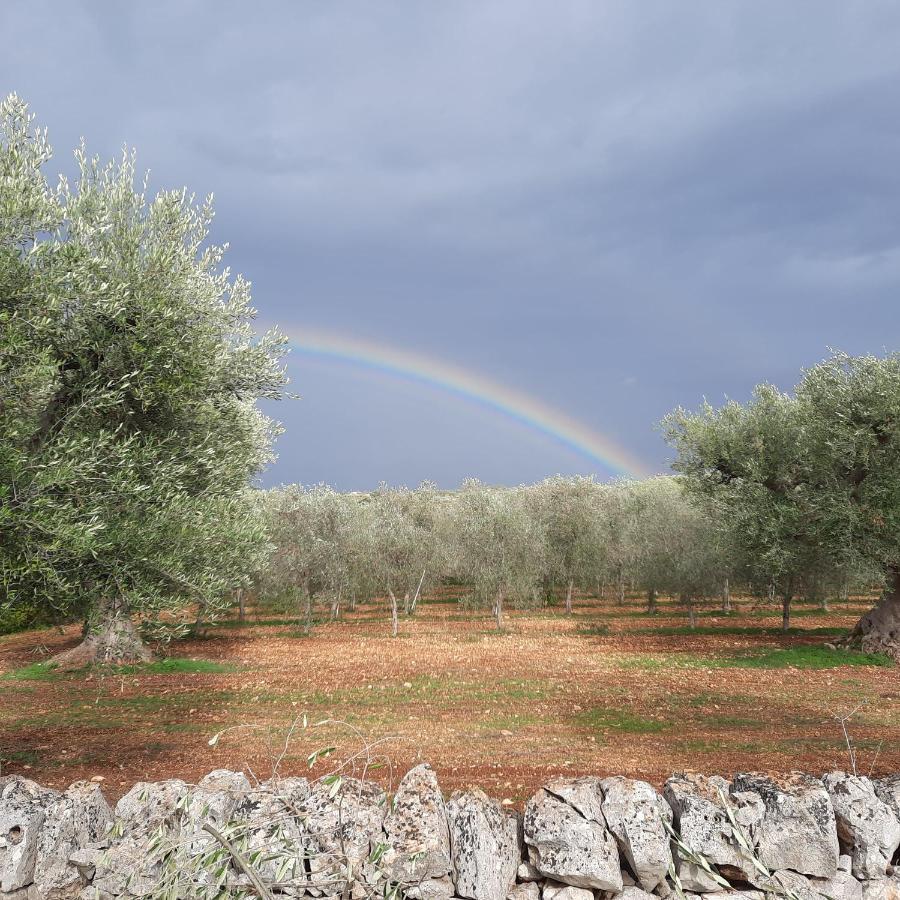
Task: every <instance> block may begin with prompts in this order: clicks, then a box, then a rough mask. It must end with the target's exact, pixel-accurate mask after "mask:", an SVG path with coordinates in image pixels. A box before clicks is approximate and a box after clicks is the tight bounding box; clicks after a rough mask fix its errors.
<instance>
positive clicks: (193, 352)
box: [0, 96, 285, 662]
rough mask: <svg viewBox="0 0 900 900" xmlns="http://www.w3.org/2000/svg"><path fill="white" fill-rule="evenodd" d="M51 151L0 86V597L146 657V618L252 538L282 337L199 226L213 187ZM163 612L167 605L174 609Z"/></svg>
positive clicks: (96, 645)
mask: <svg viewBox="0 0 900 900" xmlns="http://www.w3.org/2000/svg"><path fill="white" fill-rule="evenodd" d="M50 156H51V151H50V146H49V143H48V141H47V137H46V132H44V131H42V130H40V129H37V128H35V126H34V122H33V119H32V117H31V116H30V115H29V113H28V109H27V106H26V104H25V103H23V102H22V101H21V100H20V99H18V98H17V97H15V96H10V97H8V98H7V99H6V100H5V101H3V103H2V104H0V576H2V577H0V614H2V615H7V614H11V615H16V614H17V613H20V612H21V611H22V610H27V611H29V612H30V613H31V614H33V615H34V616H38V617H43V618H56V619H58V620H63V619H68V618H71V617H72V616H76V615H77V616H83V617H84V618H85V620H86V639H85V642H84V643H83V644H82V645H81V646H80V648H76V650H75V651H73V652H71V654H70V656H69V657H67V661H68V662H82V661H90V660H93V659H96V658H103V659H119V658H127V657H144V656H146V654H147V651H146V648H145V647H144V645H143V644H142V643H141V641H140V640H139V638H138V636H137V634H136V632H135V630H134V628H133V625H132V614H140V616H141V617H142V618H143V619H144V620H146V621H154V620H157V619H158V614H159V613H161V612H166V613H168V614H171V613H172V612H173V611H175V612H177V611H178V610H180V609H182V608H185V607H186V606H188V605H193V604H196V603H202V604H205V605H206V608H207V613H208V614H212V613H213V611H214V610H215V608H216V607H217V606H218V605H221V604H223V603H225V602H227V598H228V596H229V590H230V589H232V588H234V587H235V586H238V585H240V584H242V583H243V582H244V581H245V579H246V577H247V573H248V572H252V571H254V570H255V569H257V568H258V565H259V560H260V555H261V554H262V553H264V552H265V549H266V541H265V533H264V528H263V524H262V520H261V517H260V516H259V515H258V512H257V507H256V505H255V504H253V503H250V502H248V499H247V492H248V481H249V479H250V478H251V476H253V475H254V474H255V473H257V472H258V471H259V470H260V469H261V467H262V466H263V465H264V464H265V463H266V462H267V461H268V460H269V458H270V448H271V444H272V440H273V437H274V435H275V433H276V429H275V427H274V425H273V423H272V422H271V421H270V420H268V419H267V418H266V417H265V416H263V415H262V414H261V413H260V412H259V411H258V410H257V408H256V401H257V399H258V398H260V397H268V398H277V397H279V396H281V392H282V386H283V384H284V381H285V377H284V371H283V368H282V366H281V362H280V358H281V356H282V354H283V349H284V342H283V340H282V339H281V338H280V337H279V336H278V335H277V334H274V333H271V334H267V335H264V336H262V337H257V336H256V335H255V334H254V332H253V330H252V327H251V323H252V319H253V316H254V310H253V309H252V307H251V305H250V289H249V285H248V283H247V282H246V281H244V280H243V279H242V278H240V277H235V278H233V277H231V276H230V274H229V272H228V270H227V269H226V268H223V265H222V260H223V248H222V247H217V246H213V245H211V244H210V243H209V242H208V239H207V238H208V229H209V225H210V221H211V218H212V209H211V206H210V203H209V202H204V203H196V202H195V201H194V199H193V197H192V196H190V195H189V194H187V192H186V191H184V190H178V191H168V192H162V193H160V194H158V195H156V197H154V198H152V199H147V197H146V196H145V187H144V186H140V187H135V160H134V156H133V155H130V154H125V155H123V158H122V159H121V160H120V161H119V162H117V163H109V164H106V165H104V164H101V163H100V161H99V160H97V159H95V158H91V157H89V156H88V155H87V154H86V152H85V150H84V148H83V147H82V148H79V149H78V150H77V151H76V153H75V158H76V162H77V166H78V177H77V179H76V180H75V181H74V183H71V184H70V183H69V182H68V181H66V180H65V179H63V178H61V179H60V180H59V183H58V185H57V186H55V187H53V188H51V187H50V185H49V184H48V182H47V180H46V178H45V174H44V172H45V169H46V165H47V163H48V161H49V159H50ZM166 619H167V621H169V622H171V621H177V618H176V619H175V620H173V619H172V617H171V615H168V616H167V617H166Z"/></svg>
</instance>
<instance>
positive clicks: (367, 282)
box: [0, 0, 900, 487]
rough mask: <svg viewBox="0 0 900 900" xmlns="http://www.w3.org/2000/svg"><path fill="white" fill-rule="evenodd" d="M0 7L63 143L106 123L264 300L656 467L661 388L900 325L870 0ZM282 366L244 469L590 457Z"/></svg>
mask: <svg viewBox="0 0 900 900" xmlns="http://www.w3.org/2000/svg"><path fill="white" fill-rule="evenodd" d="M0 34H2V35H3V36H4V38H5V40H4V52H3V55H2V57H0V88H9V89H11V90H16V91H17V92H19V93H20V94H22V95H23V96H25V97H26V98H27V99H29V101H30V102H31V103H32V106H33V108H34V110H35V111H36V112H37V113H38V115H39V116H40V118H41V120H42V121H43V122H45V123H46V124H48V125H49V127H50V131H51V137H52V138H53V140H54V143H55V146H56V147H57V152H58V162H59V163H60V165H68V159H69V158H68V156H67V151H68V148H69V147H71V146H73V145H74V144H75V143H76V141H77V140H78V138H79V137H80V136H81V135H82V134H83V135H85V136H86V137H87V138H88V141H89V145H90V147H91V148H92V149H94V150H96V151H98V152H100V153H103V154H112V153H115V152H117V150H118V149H119V148H120V147H121V146H122V144H123V142H128V143H130V144H133V145H136V146H137V147H138V149H139V153H140V159H141V161H142V162H143V164H144V165H147V166H149V167H150V168H151V170H152V173H153V178H154V183H155V184H158V185H160V186H163V185H165V186H170V185H180V184H184V183H186V184H188V185H189V186H190V187H191V188H192V189H193V190H196V191H197V192H198V193H201V194H202V193H206V192H209V191H214V192H215V193H216V195H217V200H218V210H219V216H218V219H217V223H216V237H217V238H218V239H221V240H228V241H230V243H231V245H232V253H231V259H230V262H231V264H232V265H233V267H234V268H236V269H238V270H241V271H243V272H244V273H245V274H246V275H247V276H248V277H249V278H250V279H251V280H252V281H253V283H254V291H255V298H256V303H257V305H258V307H259V308H260V312H261V317H262V319H263V320H264V321H266V322H283V323H286V324H288V325H291V326H295V327H297V328H302V326H303V325H304V324H306V325H309V326H314V327H320V328H328V329H331V330H335V331H340V332H346V333H348V334H352V335H356V336H360V337H365V338H368V339H370V340H376V341H383V342H388V343H392V344H395V345H398V346H401V347H407V348H410V349H414V350H416V351H418V352H420V353H425V354H429V355H432V356H434V357H435V358H439V359H446V360H447V361H450V362H454V363H456V364H458V365H462V366H464V367H468V368H470V369H471V370H472V371H475V372H483V373H484V374H485V375H487V376H490V377H492V378H494V379H496V380H500V381H504V382H507V383H509V384H511V385H514V386H516V387H518V388H520V389H521V390H525V391H529V392H531V393H533V394H534V395H535V396H536V397H538V398H540V399H541V400H542V401H543V402H545V403H548V404H550V405H553V406H556V407H558V408H559V409H561V410H564V411H565V412H567V413H569V414H570V415H573V416H576V417H578V418H580V419H582V420H583V421H584V422H585V423H587V424H589V425H591V426H592V427H594V428H596V429H598V430H600V431H602V432H604V433H606V434H608V435H610V436H611V437H613V438H615V439H616V440H618V441H619V442H620V443H621V444H622V445H623V446H624V447H626V448H627V449H628V450H630V451H631V452H632V453H633V454H635V455H638V456H640V457H642V458H643V459H645V460H646V463H647V465H648V466H649V467H651V468H662V467H663V466H664V464H665V460H666V455H667V451H666V448H665V446H664V445H663V443H662V441H661V439H660V437H659V434H658V432H656V431H655V430H654V427H653V425H654V423H655V422H656V421H657V420H658V418H659V417H660V416H661V415H663V414H664V413H665V412H666V411H667V410H668V409H669V408H671V407H672V406H674V405H676V404H679V403H682V404H686V405H692V404H695V403H696V402H697V401H698V400H699V398H700V397H701V396H703V395H706V396H709V397H710V398H711V399H714V400H718V399H720V398H721V397H722V396H723V395H725V394H728V395H731V396H736V397H739V398H740V397H746V396H747V394H748V393H749V391H750V389H751V387H752V385H753V384H754V383H755V382H757V381H760V380H764V379H768V380H772V381H774V382H776V383H778V384H780V385H781V386H783V387H789V386H790V385H791V384H792V383H793V381H794V380H795V378H796V376H797V374H798V372H799V369H800V368H801V367H802V366H804V365H808V364H810V363H812V362H814V361H815V360H816V359H819V358H821V357H822V356H823V355H824V354H825V353H826V348H827V347H828V346H837V347H841V348H845V349H847V350H849V351H851V352H863V351H875V352H879V351H881V350H884V349H893V348H894V347H896V346H897V344H898V326H900V314H898V312H897V288H898V284H900V238H898V215H897V210H898V209H900V202H898V201H900V174H898V172H900V169H898V167H897V164H896V161H897V159H898V151H900V56H898V54H897V52H896V48H897V47H898V46H900V9H898V8H897V6H896V4H893V3H891V2H865V3H863V2H850V3H848V2H844V0H826V2H822V0H806V2H796V3H791V4H783V3H776V2H764V3H759V2H750V0H745V2H738V0H733V2H723V3H716V4H672V3H668V2H662V0H659V2H654V0H651V2H645V3H640V4H638V3H633V2H628V0H620V2H604V3H596V2H593V0H583V2H581V0H570V2H569V0H567V2H564V3H554V4H551V3H538V2H533V3H532V2H527V3H522V2H519V0H503V2H499V0H498V2H480V0H479V2H475V0H472V2H460V3H453V4H421V3H414V2H398V3H391V4H369V5H365V6H362V5H359V4H341V3H329V4H318V3H305V2H301V3H293V2H287V0H285V2H274V0H273V2H267V3H259V4H255V5H252V6H247V5H246V4H242V3H237V2H233V3H228V2H226V3H221V2H219V3H212V2H199V0H197V2H183V0H179V2H175V0H172V2H168V3H166V2H161V3H155V4H141V5H138V4H122V3H118V2H113V0H109V2H96V0H84V2H83V3H81V4H78V3H65V4H64V3H50V2H33V3H30V4H27V5H24V4H23V5H15V6H14V5H11V4H7V5H5V6H4V7H3V8H2V11H0ZM291 371H292V374H293V376H294V380H295V387H296V389H297V390H298V391H299V392H300V393H301V394H302V395H303V397H304V399H303V400H302V401H299V402H296V403H291V404H284V405H282V406H281V407H280V408H279V410H278V415H279V416H280V417H281V418H282V419H283V420H284V421H285V424H286V425H287V426H288V432H287V434H286V435H285V437H284V438H283V439H282V441H281V447H280V453H281V459H280V461H279V463H278V465H277V466H276V467H275V468H274V470H273V471H272V472H270V473H269V474H268V476H267V478H268V479H269V480H270V481H284V480H302V481H307V482H308V481H318V480H327V481H331V482H333V483H336V484H337V485H339V486H342V487H365V486H370V485H372V484H375V483H377V482H378V481H379V480H380V479H382V478H384V479H387V480H390V481H407V482H414V481H416V480H418V479H420V478H425V477H431V478H434V479H436V480H438V481H439V482H440V483H442V484H453V483H456V482H457V481H458V480H459V479H460V478H461V477H462V476H463V475H466V474H473V475H478V476H481V477H483V478H485V479H487V480H491V481H505V482H517V481H522V480H528V479H534V478H538V477H541V476H542V475H544V474H547V473H550V472H555V471H565V472H574V471H589V470H591V469H592V468H594V466H592V465H591V463H590V462H589V461H585V460H582V459H579V458H578V457H577V456H575V455H574V454H573V453H571V452H570V451H568V450H567V449H565V448H564V447H562V446H561V445H556V444H555V443H553V442H552V441H550V440H548V439H546V438H544V437H541V436H539V435H534V434H531V433H529V432H528V431H527V430H525V429H523V428H522V427H521V426H517V425H514V424H511V423H507V422H504V421H501V420H500V419H498V417H497V416H494V415H491V414H488V413H485V412H484V411H483V410H479V409H477V408H474V407H471V406H467V405H466V404H465V403H464V402H463V401H460V400H457V399H454V398H451V397H449V396H448V397H445V396H442V395H440V394H437V393H434V392H433V391H431V390H430V389H427V388H424V387H421V386H413V385H407V384H403V383H401V382H398V381H396V380H393V379H390V378H387V377H382V376H373V375H372V374H371V373H367V372H365V371H363V370H360V369H355V368H352V367H343V366H341V365H339V364H331V363H329V364H327V365H325V364H322V363H312V362H311V361H308V360H306V361H304V360H303V359H302V358H301V357H299V356H298V357H295V358H294V359H292V361H291ZM600 474H605V473H602V472H601V473H600Z"/></svg>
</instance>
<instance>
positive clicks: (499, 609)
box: [494, 587, 503, 631]
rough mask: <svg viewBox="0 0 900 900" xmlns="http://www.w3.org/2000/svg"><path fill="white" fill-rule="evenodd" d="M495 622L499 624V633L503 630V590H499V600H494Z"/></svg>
mask: <svg viewBox="0 0 900 900" xmlns="http://www.w3.org/2000/svg"><path fill="white" fill-rule="evenodd" d="M494 621H495V622H496V623H497V631H502V630H503V588H502V587H501V588H498V589H497V598H496V599H495V600H494Z"/></svg>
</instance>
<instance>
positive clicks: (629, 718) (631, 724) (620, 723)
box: [576, 706, 670, 734]
mask: <svg viewBox="0 0 900 900" xmlns="http://www.w3.org/2000/svg"><path fill="white" fill-rule="evenodd" d="M576 721H577V722H578V724H579V725H583V726H584V727H585V728H590V729H592V730H594V731H604V732H605V731H609V730H613V729H614V730H616V731H621V732H624V733H626V734H658V733H659V732H660V731H665V730H666V729H668V728H669V727H670V726H669V723H668V722H661V721H660V720H659V719H647V718H645V717H644V716H638V715H635V714H634V713H632V712H629V711H628V710H626V709H613V708H611V707H607V706H595V707H594V708H593V709H589V710H587V711H586V712H583V713H580V714H579V715H578V716H577V719H576Z"/></svg>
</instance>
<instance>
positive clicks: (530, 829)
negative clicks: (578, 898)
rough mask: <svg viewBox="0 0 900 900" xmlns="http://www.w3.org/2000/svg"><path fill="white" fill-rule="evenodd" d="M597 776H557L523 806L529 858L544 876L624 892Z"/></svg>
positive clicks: (616, 850)
mask: <svg viewBox="0 0 900 900" xmlns="http://www.w3.org/2000/svg"><path fill="white" fill-rule="evenodd" d="M602 799H603V795H602V791H601V789H600V780H599V779H598V778H591V777H587V778H577V779H574V780H571V781H562V780H557V781H553V782H551V783H550V784H548V785H547V786H546V787H545V788H542V789H541V790H539V791H538V792H537V793H536V794H535V795H534V796H533V797H532V798H531V799H530V800H529V801H528V804H527V805H526V807H525V823H524V831H525V843H526V845H527V846H528V854H529V859H530V860H531V862H532V864H533V865H534V866H535V867H536V868H537V869H538V870H539V871H540V872H542V873H543V874H544V875H547V876H548V877H550V878H552V879H554V880H555V881H560V882H563V883H564V884H569V885H573V886H574V887H581V888H597V889H599V890H603V891H613V892H616V893H617V892H619V891H621V890H622V886H623V885H622V873H621V870H620V866H619V851H618V848H617V846H616V841H615V838H614V837H613V836H612V835H611V834H610V833H609V830H608V829H607V827H606V821H605V819H604V817H603V811H602Z"/></svg>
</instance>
